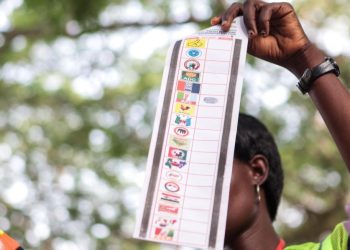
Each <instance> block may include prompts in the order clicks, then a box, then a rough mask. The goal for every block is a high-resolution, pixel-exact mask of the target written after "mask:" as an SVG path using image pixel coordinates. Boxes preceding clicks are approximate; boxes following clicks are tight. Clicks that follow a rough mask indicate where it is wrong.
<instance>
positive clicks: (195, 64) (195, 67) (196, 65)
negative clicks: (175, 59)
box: [184, 59, 201, 70]
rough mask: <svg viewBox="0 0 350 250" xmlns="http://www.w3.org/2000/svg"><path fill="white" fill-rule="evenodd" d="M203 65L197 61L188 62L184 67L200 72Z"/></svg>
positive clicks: (190, 60)
mask: <svg viewBox="0 0 350 250" xmlns="http://www.w3.org/2000/svg"><path fill="white" fill-rule="evenodd" d="M200 66H201V64H200V63H199V62H198V61H197V60H195V59H189V60H186V61H185V63H184V67H185V68H186V69H188V70H198V69H199V67H200Z"/></svg>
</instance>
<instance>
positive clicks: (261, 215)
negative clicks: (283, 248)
mask: <svg viewBox="0 0 350 250" xmlns="http://www.w3.org/2000/svg"><path fill="white" fill-rule="evenodd" d="M264 201H265V199H262V201H261V203H260V204H259V211H258V212H257V215H256V218H255V219H254V221H253V222H252V223H251V225H250V226H249V227H248V228H247V229H246V230H245V231H244V232H242V233H240V234H239V235H236V236H234V237H232V238H231V239H232V240H230V241H229V242H228V243H229V247H230V248H231V249H233V250H238V249H239V250H251V249H254V250H276V247H277V245H278V243H279V241H280V238H279V236H278V235H277V233H276V232H275V230H274V228H273V226H272V222H271V219H270V217H269V214H268V211H267V209H266V205H265V204H264Z"/></svg>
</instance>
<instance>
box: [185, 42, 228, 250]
mask: <svg viewBox="0 0 350 250" xmlns="http://www.w3.org/2000/svg"><path fill="white" fill-rule="evenodd" d="M232 48H233V39H232V38H226V39H222V38H221V37H220V38H218V37H209V38H208V39H207V40H206V49H205V52H204V53H205V54H204V53H203V54H204V55H203V57H204V61H201V60H199V62H200V63H201V65H202V68H200V67H199V68H200V74H201V87H200V94H199V100H198V106H197V114H196V123H195V130H194V136H193V141H192V151H191V160H190V165H189V174H188V179H187V185H186V190H185V198H184V205H183V211H182V220H181V221H180V230H179V239H178V240H179V242H181V243H187V244H193V245H194V244H200V243H201V244H203V242H205V243H206V244H208V240H209V234H210V230H211V228H210V222H211V219H212V218H211V214H212V208H213V201H214V196H215V180H216V173H217V168H218V161H219V156H220V141H221V138H220V137H221V135H222V129H223V120H224V118H225V114H224V111H225V104H226V93H227V89H228V83H229V70H230V62H231V56H232ZM186 54H188V53H185V55H186ZM184 64H185V63H184Z"/></svg>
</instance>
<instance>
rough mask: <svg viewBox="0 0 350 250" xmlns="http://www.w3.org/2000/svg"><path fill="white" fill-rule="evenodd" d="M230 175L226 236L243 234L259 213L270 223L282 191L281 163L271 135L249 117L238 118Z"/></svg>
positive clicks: (244, 115)
mask: <svg viewBox="0 0 350 250" xmlns="http://www.w3.org/2000/svg"><path fill="white" fill-rule="evenodd" d="M232 174H233V175H232V181H231V190H230V200H229V210H228V217H227V228H226V234H239V233H241V232H242V231H244V230H245V229H246V228H247V227H249V226H251V224H252V223H253V222H254V219H255V218H256V216H257V214H258V213H259V212H261V210H262V209H265V210H266V211H267V213H268V215H269V217H270V220H271V222H272V221H273V220H274V219H275V217H276V213H277V209H278V204H279V202H280V197H281V193H282V189H283V170H282V166H281V159H280V155H279V153H278V149H277V146H276V143H275V141H274V139H273V137H272V135H271V134H270V132H269V131H268V130H267V129H266V127H265V126H264V125H263V124H262V123H261V122H260V121H258V120H257V119H256V118H254V117H252V116H250V115H246V114H240V115H239V119H238V128H237V136H236V144H235V155H234V164H233V173H232ZM257 186H259V187H260V188H261V192H260V194H258V193H257V191H256V190H257ZM259 195H260V196H261V201H259V200H258V197H259ZM262 206H263V207H262ZM265 206H266V207H265ZM259 207H260V208H261V207H262V209H259Z"/></svg>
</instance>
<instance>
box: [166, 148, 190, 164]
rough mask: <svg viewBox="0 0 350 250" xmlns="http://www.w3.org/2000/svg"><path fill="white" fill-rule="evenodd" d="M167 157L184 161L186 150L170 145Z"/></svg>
mask: <svg viewBox="0 0 350 250" xmlns="http://www.w3.org/2000/svg"><path fill="white" fill-rule="evenodd" d="M168 157H171V158H175V159H179V160H183V161H185V160H186V158H187V150H183V149H179V148H174V147H170V148H169V152H168Z"/></svg>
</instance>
